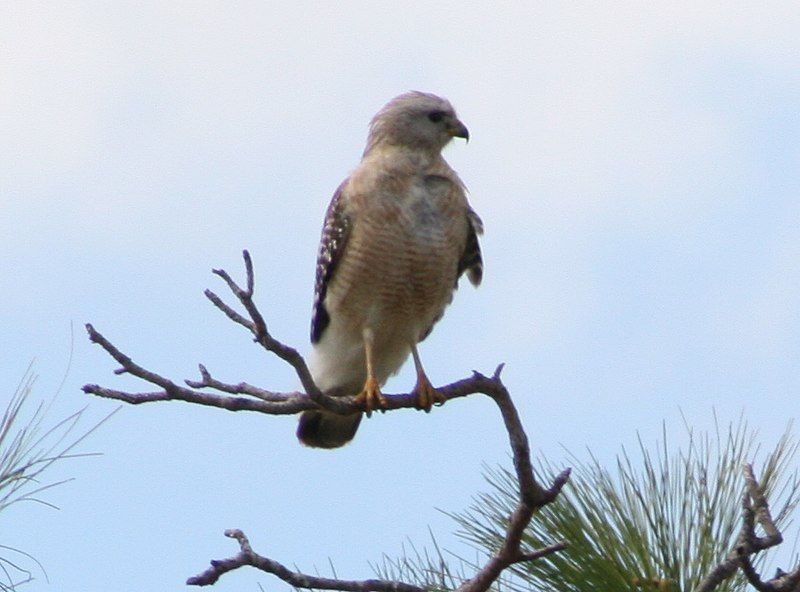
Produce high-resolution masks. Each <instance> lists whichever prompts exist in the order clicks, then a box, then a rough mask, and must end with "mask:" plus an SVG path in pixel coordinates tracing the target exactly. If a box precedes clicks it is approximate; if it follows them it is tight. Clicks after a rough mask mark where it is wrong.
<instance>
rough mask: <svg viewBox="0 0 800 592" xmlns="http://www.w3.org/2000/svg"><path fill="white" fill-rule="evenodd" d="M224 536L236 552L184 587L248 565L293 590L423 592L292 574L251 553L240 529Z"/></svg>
mask: <svg viewBox="0 0 800 592" xmlns="http://www.w3.org/2000/svg"><path fill="white" fill-rule="evenodd" d="M225 536H227V537H230V538H234V539H236V540H237V541H238V542H239V548H240V551H239V553H238V554H236V555H235V556H234V557H231V558H230V559H222V560H214V561H212V562H211V567H209V568H208V569H207V570H206V571H204V572H203V573H201V574H198V575H196V576H194V577H191V578H189V579H188V580H186V584H187V585H189V586H208V585H211V584H214V583H215V582H216V581H217V580H218V579H219V578H220V576H222V575H223V574H226V573H228V572H229V571H233V570H234V569H238V568H240V567H244V566H245V565H251V566H253V567H255V568H257V569H260V570H261V571H264V572H267V573H271V574H274V575H276V576H278V577H279V578H280V579H282V580H283V581H284V582H286V583H287V584H290V585H291V586H294V587H295V588H315V589H318V590H341V591H343V592H425V590H424V589H423V588H420V587H418V586H413V585H411V584H405V583H403V582H392V581H388V580H339V579H334V578H321V577H318V576H312V575H308V574H304V573H300V572H296V571H292V570H290V569H289V568H287V567H286V566H285V565H283V564H281V563H278V562H277V561H275V560H274V559H269V558H267V557H264V556H262V555H259V554H258V553H255V552H254V551H253V549H252V547H251V546H250V541H249V540H248V539H247V537H246V536H245V534H244V533H243V532H242V531H241V530H238V529H234V530H226V531H225Z"/></svg>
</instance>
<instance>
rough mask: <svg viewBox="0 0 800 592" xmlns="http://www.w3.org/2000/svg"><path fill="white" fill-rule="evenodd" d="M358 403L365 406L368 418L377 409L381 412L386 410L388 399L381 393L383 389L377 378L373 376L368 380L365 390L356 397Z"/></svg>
mask: <svg viewBox="0 0 800 592" xmlns="http://www.w3.org/2000/svg"><path fill="white" fill-rule="evenodd" d="M356 403H359V404H360V405H363V406H364V412H365V413H366V414H367V417H370V416H371V415H372V411H373V410H375V409H380V410H381V411H383V410H384V409H386V405H387V401H386V397H384V396H383V393H381V387H380V385H379V384H378V381H377V380H375V378H373V377H371V376H370V377H369V378H367V381H366V382H365V383H364V388H363V389H361V392H360V393H359V394H358V395H357V396H356Z"/></svg>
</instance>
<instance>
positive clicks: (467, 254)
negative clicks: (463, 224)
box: [457, 208, 483, 286]
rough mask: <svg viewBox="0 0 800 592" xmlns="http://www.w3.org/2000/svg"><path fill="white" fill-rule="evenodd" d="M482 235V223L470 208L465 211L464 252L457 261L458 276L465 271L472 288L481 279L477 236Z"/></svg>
mask: <svg viewBox="0 0 800 592" xmlns="http://www.w3.org/2000/svg"><path fill="white" fill-rule="evenodd" d="M480 234H483V222H482V221H481V219H480V216H478V214H476V213H475V211H474V210H473V209H472V208H468V209H467V242H466V244H465V246H464V252H463V253H462V254H461V259H459V261H458V276H457V277H461V274H462V273H464V272H465V271H466V272H467V277H468V278H469V281H470V283H471V284H472V285H473V286H478V285H480V283H481V280H482V279H483V256H482V255H481V245H480V243H479V242H478V235H480Z"/></svg>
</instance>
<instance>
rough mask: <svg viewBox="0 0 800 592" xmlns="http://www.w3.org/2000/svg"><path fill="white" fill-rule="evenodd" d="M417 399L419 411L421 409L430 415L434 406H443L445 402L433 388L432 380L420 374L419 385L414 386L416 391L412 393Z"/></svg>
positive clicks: (418, 377)
mask: <svg viewBox="0 0 800 592" xmlns="http://www.w3.org/2000/svg"><path fill="white" fill-rule="evenodd" d="M411 394H413V395H414V396H415V397H416V399H417V401H416V402H417V409H421V410H423V411H425V413H430V411H431V407H433V405H434V404H436V405H442V404H444V402H445V398H444V397H443V396H442V394H441V393H440V392H439V391H437V390H436V389H435V388H433V385H432V384H431V382H430V380H428V377H427V376H425V374H420V375H419V376H417V384H416V385H415V386H414V390H413V391H411Z"/></svg>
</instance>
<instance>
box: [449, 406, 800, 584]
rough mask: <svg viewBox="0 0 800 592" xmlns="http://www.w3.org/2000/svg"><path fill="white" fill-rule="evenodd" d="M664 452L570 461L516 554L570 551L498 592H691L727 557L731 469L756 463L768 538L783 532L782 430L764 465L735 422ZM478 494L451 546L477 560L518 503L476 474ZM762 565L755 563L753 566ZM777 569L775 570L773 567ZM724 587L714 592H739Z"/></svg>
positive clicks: (738, 482)
mask: <svg viewBox="0 0 800 592" xmlns="http://www.w3.org/2000/svg"><path fill="white" fill-rule="evenodd" d="M686 431H687V442H686V443H685V444H684V446H683V447H679V448H673V447H671V446H670V445H668V443H667V437H666V430H664V433H663V434H662V440H661V442H660V443H658V444H657V445H656V446H655V447H654V448H652V449H651V448H648V446H647V444H646V443H645V442H644V441H643V440H642V438H641V437H639V441H638V449H637V450H636V454H630V453H629V452H628V451H627V450H625V449H623V450H622V452H621V453H620V454H619V455H618V457H617V462H616V466H615V467H614V468H613V470H609V469H607V468H605V467H603V466H601V464H600V463H599V462H598V460H597V459H596V458H594V457H593V456H592V455H591V454H590V456H589V460H588V461H582V460H580V459H579V458H577V456H575V455H572V454H570V455H569V460H568V461H567V463H566V464H568V465H572V466H573V472H572V476H571V478H570V481H569V483H568V484H567V486H566V487H565V488H564V490H563V491H562V493H561V495H560V496H559V497H558V499H557V500H556V501H555V502H554V503H552V504H550V505H548V506H546V507H545V508H543V509H542V510H541V511H540V512H539V513H538V514H537V515H535V516H534V517H533V520H532V521H531V524H530V526H529V527H528V530H527V532H526V535H525V538H524V542H525V547H526V548H525V549H524V551H533V550H535V549H537V548H540V547H543V546H546V545H548V544H551V543H553V542H556V541H560V540H564V539H566V540H568V541H569V543H570V545H569V547H568V548H567V549H566V550H564V551H561V552H559V553H556V554H553V555H550V556H548V557H546V558H543V559H540V560H538V561H534V562H530V563H527V564H519V565H518V566H516V567H515V568H514V571H513V573H512V574H511V575H509V576H507V577H505V579H504V582H503V585H504V587H506V588H510V589H511V590H512V591H513V592H532V591H545V590H547V591H553V592H589V591H591V592H597V591H613V592H625V591H630V592H637V591H642V590H654V591H655V590H660V591H667V592H691V590H693V589H694V587H695V586H696V585H697V584H698V583H699V582H700V580H701V579H702V578H703V577H704V576H705V575H706V574H707V573H708V571H709V570H710V569H711V568H712V567H713V566H714V565H716V564H717V563H719V562H720V561H721V560H722V559H723V558H724V557H725V556H726V555H727V554H728V553H729V552H730V550H731V549H732V548H733V545H734V541H735V539H736V537H737V536H738V533H739V529H740V528H741V509H742V505H741V500H742V496H743V495H744V491H745V482H744V478H743V476H742V467H743V465H744V464H745V463H748V462H752V461H753V460H754V459H755V458H757V457H759V456H763V457H764V458H763V460H762V462H761V463H760V464H756V465H755V467H754V468H755V470H756V476H757V478H758V479H759V480H760V481H759V482H760V484H761V486H762V487H763V488H765V491H766V493H767V499H768V500H769V502H770V504H771V508H772V515H773V518H774V519H775V521H776V524H777V526H778V528H782V527H785V526H786V525H787V523H788V520H789V517H790V514H791V512H792V510H794V508H795V507H796V506H797V504H798V501H800V482H799V481H798V476H797V472H796V471H794V470H792V460H793V458H794V455H795V452H796V451H797V443H796V442H795V441H794V440H793V439H792V438H791V436H790V433H789V430H788V429H787V431H786V432H785V433H784V435H783V436H782V437H781V438H780V440H779V441H778V444H777V445H776V447H775V448H774V449H773V450H772V451H771V452H769V453H767V454H766V455H760V454H759V452H760V451H759V445H758V438H757V434H756V432H755V431H754V430H751V429H749V428H748V426H747V424H746V422H745V421H743V420H741V419H740V420H739V421H738V422H737V423H734V424H731V425H729V426H728V427H727V429H725V430H722V429H720V427H719V425H718V424H717V427H716V430H715V431H714V432H713V433H710V434H709V433H703V434H696V433H695V432H694V431H693V430H692V429H691V428H689V427H688V426H687V428H686ZM561 468H562V467H554V466H553V465H552V464H550V463H548V462H547V461H545V460H542V461H540V462H539V465H538V471H537V472H538V474H539V475H538V476H539V478H540V479H541V481H542V482H543V483H549V482H551V481H552V478H553V477H554V476H555V475H556V474H557V473H558V472H559V471H560V470H561ZM486 478H487V481H488V483H489V486H490V491H489V493H485V494H482V495H480V496H478V497H477V498H476V499H475V502H474V503H473V504H472V506H471V507H470V508H469V509H468V510H466V511H464V512H462V513H457V514H453V515H452V516H453V518H454V519H455V520H456V521H457V523H458V524H459V526H460V530H459V535H460V536H461V537H462V538H463V539H465V540H466V541H468V542H469V543H471V544H472V545H474V546H475V547H477V548H478V549H481V550H483V551H484V552H491V550H493V549H495V548H497V546H498V544H499V542H500V541H501V540H502V537H503V534H504V529H505V525H506V521H507V516H508V515H509V513H510V512H511V510H512V508H513V507H514V505H515V503H516V499H517V483H516V479H515V476H514V474H513V473H512V472H510V471H508V470H507V469H502V468H501V469H496V470H487V473H486ZM764 559H765V557H764V554H762V556H759V557H758V558H757V560H756V561H755V564H756V567H757V568H760V567H763V566H764ZM784 567H785V566H784ZM745 589H747V585H746V583H745V582H744V581H743V580H741V579H737V578H734V579H732V580H729V581H728V582H725V583H724V584H723V585H722V586H721V587H719V588H718V590H719V591H720V592H733V591H739V590H741V591H744V590H745Z"/></svg>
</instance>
